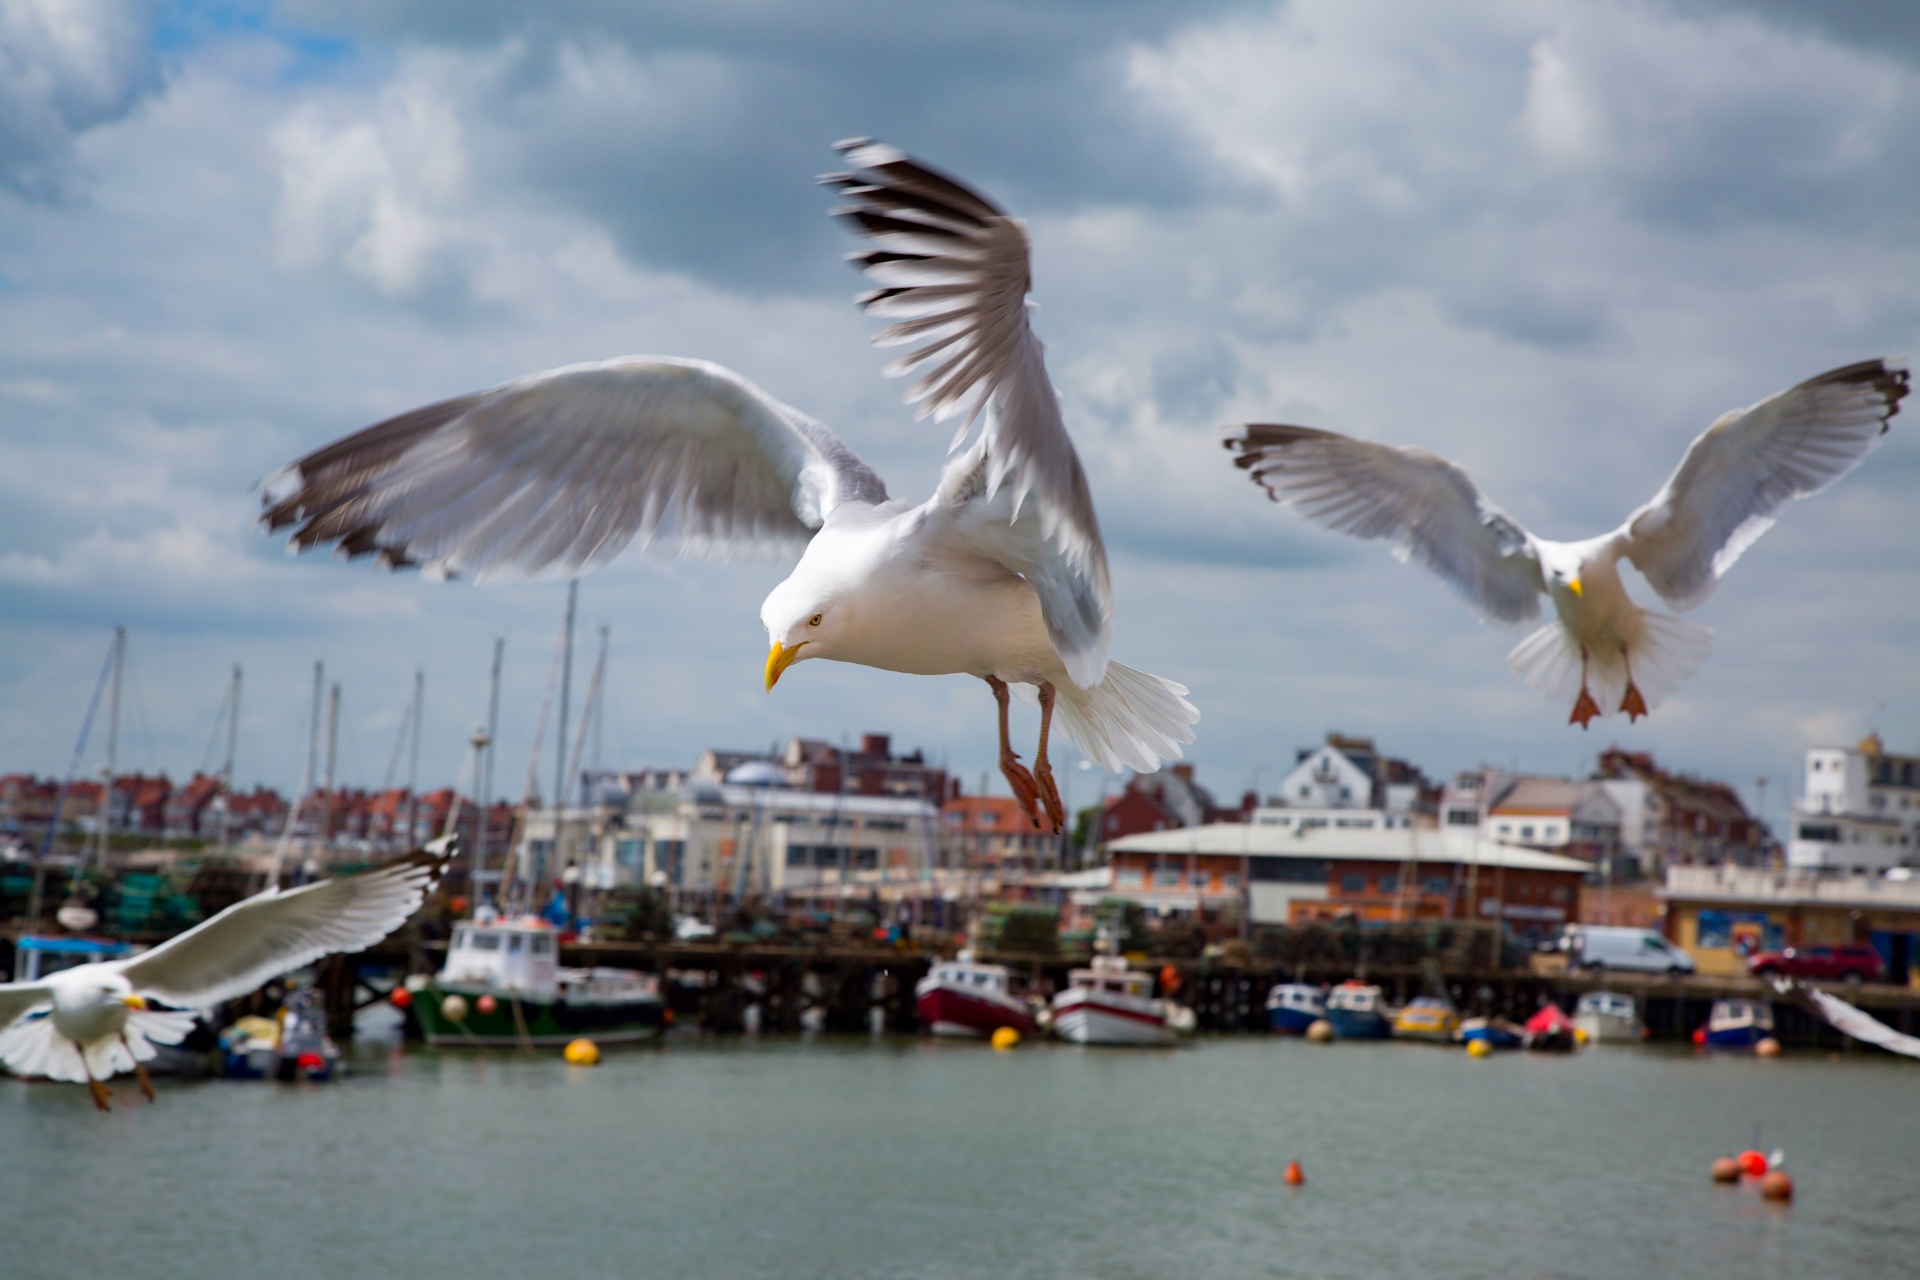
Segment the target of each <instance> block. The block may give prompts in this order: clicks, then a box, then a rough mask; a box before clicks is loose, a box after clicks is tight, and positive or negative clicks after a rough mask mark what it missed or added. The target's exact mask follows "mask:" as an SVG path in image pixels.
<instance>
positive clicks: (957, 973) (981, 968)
mask: <svg viewBox="0 0 1920 1280" xmlns="http://www.w3.org/2000/svg"><path fill="white" fill-rule="evenodd" d="M928 976H929V977H931V978H932V979H933V981H935V982H937V983H939V984H940V985H941V986H943V987H951V988H954V989H956V990H962V991H985V992H993V993H994V994H997V995H1003V996H1004V995H1006V994H1007V967H1006V966H1005V965H1003V964H975V963H974V962H972V961H970V960H944V961H942V962H941V963H939V964H936V965H935V966H933V972H932V973H931V974H929V975H928Z"/></svg>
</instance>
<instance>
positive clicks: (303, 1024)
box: [219, 986, 346, 1084]
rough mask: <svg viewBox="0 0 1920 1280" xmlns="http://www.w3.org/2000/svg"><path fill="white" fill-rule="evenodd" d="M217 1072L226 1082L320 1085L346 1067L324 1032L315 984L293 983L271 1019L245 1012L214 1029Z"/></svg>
mask: <svg viewBox="0 0 1920 1280" xmlns="http://www.w3.org/2000/svg"><path fill="white" fill-rule="evenodd" d="M219 1044H220V1071H221V1074H222V1075H224V1076H226V1077H227V1078H228V1079H230V1080H289V1081H291V1080H306V1081H310V1082H313V1083H316V1084H318V1083H324V1082H325V1081H328V1080H332V1079H334V1078H335V1077H336V1076H338V1075H339V1074H341V1073H342V1072H343V1071H345V1070H346V1067H345V1058H344V1057H343V1056H342V1055H341V1053H340V1046H339V1045H337V1044H335V1043H334V1042H333V1037H331V1036H329V1035H328V1034H327V1009H326V1002H325V1000H323V999H322V997H321V994H320V991H319V989H318V988H317V987H310V986H309V987H297V988H295V989H294V990H293V991H291V992H289V993H288V994H287V998H286V1000H285V1001H284V1002H283V1003H282V1004H281V1006H280V1012H279V1013H278V1014H277V1015H275V1016H274V1017H272V1018H262V1017H258V1016H248V1017H244V1018H241V1019H239V1020H238V1021H236V1022H235V1023H234V1024H233V1025H232V1026H230V1027H228V1028H227V1029H226V1030H225V1031H223V1032H221V1033H220V1040H219Z"/></svg>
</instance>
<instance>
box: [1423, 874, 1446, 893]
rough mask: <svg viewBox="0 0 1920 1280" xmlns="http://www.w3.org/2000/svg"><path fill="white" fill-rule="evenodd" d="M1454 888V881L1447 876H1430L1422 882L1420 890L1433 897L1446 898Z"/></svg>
mask: <svg viewBox="0 0 1920 1280" xmlns="http://www.w3.org/2000/svg"><path fill="white" fill-rule="evenodd" d="M1451 888H1453V882H1452V881H1451V880H1449V879H1447V877H1445V876H1428V877H1427V878H1426V879H1425V880H1422V881H1421V882H1420V892H1422V893H1424V894H1426V895H1427V896H1428V897H1432V898H1444V897H1446V896H1447V891H1448V890H1449V889H1451Z"/></svg>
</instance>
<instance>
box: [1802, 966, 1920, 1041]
mask: <svg viewBox="0 0 1920 1280" xmlns="http://www.w3.org/2000/svg"><path fill="white" fill-rule="evenodd" d="M1773 985H1774V989H1775V990H1777V991H1778V992H1779V993H1780V994H1781V995H1783V996H1786V997H1787V998H1788V999H1791V1000H1795V1001H1797V1002H1799V1003H1800V1004H1801V1005H1802V1006H1803V1007H1805V1008H1806V1009H1807V1011H1808V1012H1810V1013H1812V1014H1814V1015H1815V1016H1816V1017H1820V1018H1824V1019H1826V1021H1827V1022H1829V1023H1831V1024H1832V1025H1833V1026H1834V1028H1835V1029H1836V1030H1840V1031H1844V1032H1846V1033H1847V1034H1848V1035H1850V1036H1852V1037H1853V1038H1854V1039H1855V1040H1864V1041H1866V1042H1867V1043H1868V1044H1877V1045H1879V1046H1880V1047H1881V1048H1882V1049H1885V1050H1887V1051H1888V1052H1889V1053H1898V1054H1901V1055H1903V1056H1905V1057H1909V1058H1920V1037H1915V1036H1910V1035H1907V1034H1906V1033H1905V1032H1902V1031H1896V1030H1894V1029H1893V1028H1892V1027H1890V1026H1888V1025H1887V1024H1886V1023H1884V1022H1882V1021H1880V1019H1878V1018H1876V1017H1874V1016H1873V1015H1872V1014H1870V1013H1868V1012H1867V1011H1866V1010H1864V1009H1860V1008H1856V1007H1855V1006H1853V1005H1850V1004H1848V1003H1847V1002H1846V1001H1844V1000H1841V999H1839V998H1838V997H1836V996H1830V995H1828V994H1827V993H1826V992H1824V991H1821V990H1819V989H1818V988H1816V987H1810V986H1807V985H1806V984H1805V983H1801V982H1796V981H1794V980H1793V979H1792V978H1786V977H1779V978H1775V979H1774V980H1773Z"/></svg>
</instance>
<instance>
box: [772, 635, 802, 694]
mask: <svg viewBox="0 0 1920 1280" xmlns="http://www.w3.org/2000/svg"><path fill="white" fill-rule="evenodd" d="M806 647H807V642H806V641H805V640H802V641H801V642H800V643H799V644H797V645H795V646H793V648H791V649H789V648H787V646H785V645H783V644H781V643H780V642H779V641H778V640H775V641H774V642H773V648H771V649H769V650H767V692H768V693H772V692H773V686H774V685H776V684H779V683H780V673H781V672H782V671H785V670H786V669H787V668H788V667H790V666H792V665H793V662H794V659H795V658H798V657H799V656H800V651H801V650H802V649H804V648H806Z"/></svg>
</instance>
